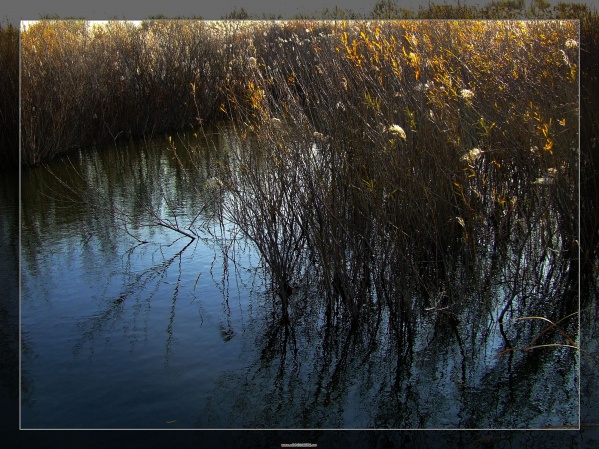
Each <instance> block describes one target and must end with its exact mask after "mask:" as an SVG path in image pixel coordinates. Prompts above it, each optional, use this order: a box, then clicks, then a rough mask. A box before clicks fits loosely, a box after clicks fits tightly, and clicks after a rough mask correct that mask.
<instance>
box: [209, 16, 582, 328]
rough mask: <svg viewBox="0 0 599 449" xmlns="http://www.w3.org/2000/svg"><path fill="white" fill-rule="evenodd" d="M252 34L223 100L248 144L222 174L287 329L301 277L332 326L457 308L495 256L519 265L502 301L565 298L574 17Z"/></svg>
mask: <svg viewBox="0 0 599 449" xmlns="http://www.w3.org/2000/svg"><path fill="white" fill-rule="evenodd" d="M246 26H247V27H248V28H247V29H248V30H251V33H249V34H246V35H245V36H244V37H243V41H244V43H245V45H244V46H242V47H240V48H238V53H237V54H236V58H235V61H236V62H237V64H238V65H239V66H240V67H242V68H243V70H244V75H245V76H244V78H243V80H244V83H243V84H241V85H236V86H235V89H229V90H227V92H226V104H225V105H224V106H225V110H226V111H227V113H228V114H229V116H230V122H232V123H234V124H235V126H236V127H237V128H238V133H239V135H240V136H241V137H240V139H241V141H240V144H239V149H238V151H236V152H235V153H233V154H232V155H231V159H232V160H231V161H229V163H223V164H222V168H221V173H220V175H219V176H220V179H221V180H222V182H223V186H224V187H225V189H226V190H227V191H228V194H229V200H228V201H226V202H225V203H224V205H223V207H224V208H225V215H226V218H227V219H228V220H229V221H232V222H233V223H235V224H237V225H238V226H239V227H240V228H241V229H242V231H243V232H244V233H245V234H246V235H247V237H248V238H250V239H251V240H253V241H254V243H255V244H256V247H257V248H258V250H259V251H260V253H261V255H262V257H263V261H264V262H265V264H266V266H267V267H268V270H269V273H270V275H271V280H272V282H273V288H274V290H275V291H276V292H278V294H279V296H280V297H281V298H282V301H281V306H282V308H281V313H282V319H283V320H287V319H288V316H287V313H288V307H287V305H288V301H289V296H290V294H291V293H292V291H293V290H292V288H291V286H292V285H294V283H296V282H297V281H298V279H301V278H302V277H303V276H304V275H305V273H306V272H307V271H312V272H313V273H314V272H316V274H317V276H316V277H317V278H318V279H320V282H322V286H321V287H322V289H323V290H324V291H325V292H326V298H327V307H326V314H327V317H328V318H329V319H333V315H334V311H335V310H343V311H344V312H346V313H348V314H349V315H350V316H352V317H354V318H356V317H358V316H362V315H363V309H364V307H365V306H366V305H367V304H369V302H370V301H369V300H368V298H371V301H374V303H375V304H378V305H379V306H381V305H383V304H385V305H386V307H388V308H389V309H390V310H392V311H394V314H396V315H397V316H398V317H399V316H402V317H405V315H406V314H407V313H409V311H408V309H410V310H411V309H413V308H420V309H423V308H425V307H431V306H435V305H436V304H437V302H438V300H439V298H445V299H446V301H449V302H450V303H453V304H455V303H458V302H460V301H461V300H462V299H463V294H462V292H463V291H464V289H465V288H470V287H472V286H469V285H468V283H469V282H471V280H472V279H478V282H486V281H488V279H486V280H485V277H488V276H489V275H490V274H489V270H484V269H482V268H481V267H485V266H488V264H489V261H492V260H494V258H495V256H496V255H498V256H499V257H501V260H502V261H503V264H504V265H503V266H506V265H505V264H507V265H508V266H510V267H511V266H514V267H517V268H514V269H513V270H512V269H511V268H510V270H511V271H510V274H509V275H506V279H510V282H513V285H512V288H511V292H512V293H510V294H509V295H508V297H510V298H511V299H508V302H509V303H511V300H513V299H514V297H515V296H517V295H522V291H521V286H520V283H521V282H525V281H526V283H528V285H529V287H527V288H529V289H532V290H534V289H542V290H543V292H544V293H547V292H548V288H549V287H548V286H549V285H553V283H554V282H555V278H563V277H565V276H571V278H570V279H567V278H566V279H565V280H564V282H563V283H562V285H567V286H569V287H566V288H570V287H573V283H574V282H575V281H576V276H575V275H574V274H570V273H574V272H575V265H576V262H575V261H576V255H577V253H576V251H575V250H576V242H575V241H574V238H575V237H574V236H575V235H576V230H577V226H578V223H577V219H576V217H577V214H576V198H577V192H576V189H575V186H576V179H577V173H578V152H577V142H578V119H577V117H578V110H577V106H578V103H577V99H578V73H577V70H578V59H577V57H578V50H577V46H578V35H577V27H576V23H575V22H481V21H470V22H442V23H439V22H435V23H431V22H426V21H422V22H402V21H393V22H389V21H387V22H368V21H365V22H345V21H339V22H326V21H325V22H320V21H293V22H282V23H275V24H265V23H248V24H247V25H246ZM531 54H534V55H535V57H534V58H531V57H530V55H531ZM552 251H557V254H559V257H557V256H555V255H554V253H553V252H552ZM558 259H559V260H558ZM524 260H527V262H526V263H525V262H523V261H524ZM533 260H534V262H533ZM308 261H309V262H308ZM306 264H308V265H306ZM546 266H555V267H557V269H558V271H559V273H555V277H554V275H553V274H552V275H551V276H548V277H546V278H544V277H543V276H542V274H541V273H542V272H543V267H546ZM512 275H513V276H512ZM533 279H534V280H535V282H532V280H533ZM506 282H507V281H506ZM531 282H532V284H531ZM516 284H518V287H517V286H516ZM532 290H530V291H529V292H528V294H530V295H531V296H532V295H533V291H532ZM408 291H416V292H417V295H416V298H420V301H418V300H415V299H414V297H413V296H411V299H410V300H409V301H406V302H404V301H402V300H401V298H403V297H406V296H407V295H408V294H407V293H406V292H408ZM510 295H512V296H510ZM534 295H535V296H541V295H542V292H541V290H539V291H536V292H534ZM572 306H573V303H572V302H569V303H568V305H567V306H566V309H568V310H569V309H570V308H571V307H572ZM400 321H401V320H400ZM398 322H399V321H398Z"/></svg>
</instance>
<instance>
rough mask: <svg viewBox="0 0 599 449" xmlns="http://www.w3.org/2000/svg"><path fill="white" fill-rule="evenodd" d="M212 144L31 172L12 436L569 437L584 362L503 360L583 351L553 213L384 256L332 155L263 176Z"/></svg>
mask: <svg viewBox="0 0 599 449" xmlns="http://www.w3.org/2000/svg"><path fill="white" fill-rule="evenodd" d="M204 138H205V140H204V141H202V143H201V144H200V143H198V140H201V139H198V138H196V137H194V136H185V137H184V138H181V139H175V140H173V141H169V140H168V139H156V140H155V141H152V142H150V141H148V142H146V143H141V144H135V143H133V142H131V143H130V144H129V146H128V147H127V148H115V149H106V150H105V151H102V152H98V153H93V152H90V153H84V152H81V153H79V154H78V155H75V156H70V160H63V161H57V162H54V163H52V164H51V165H50V166H49V167H48V169H47V170H35V171H29V172H25V173H24V177H23V189H22V192H23V197H22V204H23V215H22V226H23V247H22V256H23V286H22V287H23V294H22V299H23V322H22V325H23V329H24V344H25V345H26V346H28V347H30V348H31V350H32V353H30V354H27V353H26V354H24V369H25V371H26V372H27V373H30V375H31V378H32V379H33V381H32V382H33V384H34V386H35V388H34V389H33V390H32V392H30V393H29V395H28V396H29V397H31V400H30V401H29V402H27V403H25V404H24V408H23V424H24V426H25V427H93V428H98V427H140V428H152V427H161V428H162V427H168V426H171V427H198V428H323V427H324V428H395V429H396V428H491V427H492V428H494V427H503V428H538V427H546V426H561V425H572V424H573V425H575V424H577V422H578V413H577V410H578V385H577V382H578V379H577V367H578V353H577V351H576V350H573V349H572V348H568V347H563V346H560V347H545V348H539V349H535V350H529V351H516V350H514V351H508V352H505V353H504V354H503V355H501V356H498V354H499V353H500V352H501V351H505V350H506V349H511V348H525V347H527V346H533V345H542V344H554V343H560V344H567V343H568V342H569V341H570V339H571V340H572V341H573V342H575V343H577V341H578V340H577V338H576V332H577V324H578V318H577V316H576V315H571V314H572V313H574V312H575V311H576V306H577V303H576V290H577V288H576V284H575V281H576V276H574V274H573V271H572V270H573V268H572V265H571V264H569V263H567V260H566V258H565V257H564V256H563V251H561V252H560V249H563V248H564V242H562V241H561V239H562V237H561V235H559V234H558V233H556V232H554V228H553V227H552V226H553V225H552V223H553V222H554V221H555V220H557V218H556V217H552V216H551V214H548V213H546V212H544V213H541V212H539V213H538V214H537V216H535V213H537V212H535V211H536V210H537V209H535V208H532V206H531V211H530V216H527V215H526V214H524V213H522V214H521V215H517V214H516V213H515V212H514V218H513V220H514V221H513V223H512V225H513V227H512V228H510V229H511V230H513V229H518V228H520V229H521V230H522V232H521V233H520V234H518V233H516V232H514V233H513V234H510V236H511V237H510V239H508V240H507V242H506V239H504V240H501V239H499V238H497V235H498V233H500V232H503V231H501V226H500V225H497V228H494V227H493V226H491V227H489V228H485V229H486V230H485V231H484V232H483V231H482V230H481V232H480V234H478V235H479V236H480V239H481V240H480V241H479V244H478V245H477V247H476V250H477V251H479V252H478V253H477V252H476V251H474V252H472V251H470V250H468V251H464V252H461V248H463V246H464V245H463V244H462V240H461V238H456V237H455V236H453V235H450V234H451V233H449V232H448V233H447V235H446V236H444V239H446V241H445V243H446V245H445V243H444V245H445V246H443V245H441V246H439V245H434V246H430V247H426V246H425V248H424V249H422V248H421V247H420V246H419V244H420V243H422V242H425V243H426V241H427V237H426V236H424V237H422V238H420V237H418V234H417V233H416V230H414V233H413V234H411V236H410V237H411V238H409V239H408V238H406V239H403V238H402V239H400V243H401V245H398V244H397V234H392V233H390V231H389V229H393V228H390V227H384V226H377V223H376V222H372V220H368V219H367V220H365V219H364V218H363V217H362V218H361V216H360V215H359V214H358V212H359V213H365V211H367V210H371V209H372V210H376V207H378V206H379V205H374V206H376V207H371V205H369V204H368V203H367V202H363V203H361V204H360V205H359V208H357V209H355V210H352V209H351V207H350V206H347V205H345V202H343V201H340V198H347V199H350V198H352V197H351V193H350V191H351V190H349V189H348V190H342V189H341V187H340V186H341V185H342V182H341V176H342V175H341V174H340V173H339V172H340V171H343V170H346V169H343V167H342V166H338V165H336V164H337V163H338V161H337V159H335V158H333V156H331V154H332V153H330V152H327V150H326V148H328V147H324V146H323V147H318V146H314V144H313V143H312V142H305V143H306V144H307V145H308V146H307V147H306V146H305V145H304V143H302V142H301V141H299V142H298V143H297V149H296V150H297V153H294V155H292V157H295V156H297V157H298V158H302V159H298V161H299V162H298V164H296V165H292V166H291V165H290V166H289V167H283V168H281V167H280V165H278V166H277V167H276V170H275V169H273V166H272V165H270V164H271V162H269V159H268V158H267V157H264V156H268V154H263V155H262V156H261V159H260V158H256V159H251V158H248V157H249V156H248V155H249V154H250V153H249V152H247V151H245V150H244V148H246V149H247V147H244V145H246V146H247V145H251V142H249V143H248V142H244V141H243V139H241V138H240V135H239V134H238V133H236V132H235V131H234V130H233V129H223V130H220V132H219V133H217V134H216V133H215V134H209V133H207V134H205V135H204ZM306 148H308V149H310V148H311V149H312V151H306ZM263 151H264V152H266V151H267V149H263ZM251 154H256V153H251ZM306 155H308V156H306ZM175 156H176V157H175ZM252 157H253V156H252ZM306 157H307V159H306ZM291 160H293V159H291ZM248 167H249V168H252V167H254V168H256V170H254V171H252V170H249V169H248V170H246V169H247V168H248ZM257 167H259V168H260V170H262V171H260V170H257ZM268 170H272V171H271V172H269V171H268ZM281 170H282V171H281ZM315 170H316V172H315ZM255 173H267V174H268V173H270V175H272V176H270V175H268V176H267V175H264V176H265V177H264V178H258V179H255V180H254V181H259V182H263V181H265V180H266V181H267V182H268V184H267V185H268V187H269V188H268V189H263V190H256V185H257V184H256V183H255V182H254V183H252V179H250V178H248V177H244V175H245V174H247V176H250V175H252V174H255ZM314 173H316V174H317V176H318V177H315V176H314ZM308 175H310V176H308ZM214 178H216V179H218V180H220V184H219V183H216V184H215V183H214V182H209V180H211V179H214ZM316 179H317V180H318V181H319V182H321V183H322V185H321V186H317V185H316V181H315V180H316ZM335 189H340V190H335ZM534 195H537V194H536V193H535V194H534ZM355 199H356V200H360V198H359V197H356V198H355ZM262 200H266V204H267V206H268V207H267V208H264V209H263V208H261V204H260V203H259V201H262ZM381 201H382V199H381ZM543 201H545V199H544V197H543V196H542V195H540V194H539V200H538V202H537V203H535V204H536V205H538V206H539V207H540V208H541V209H545V210H547V207H541V206H543ZM247 204H250V205H252V206H253V207H254V209H253V215H252V216H251V217H250V220H251V221H248V222H243V221H240V219H239V217H240V216H241V215H235V214H236V213H237V212H240V210H241V208H242V207H246V206H247ZM531 204H532V202H531ZM323 205H326V207H322V206H323ZM333 205H335V207H339V209H333ZM385 207H391V206H385ZM321 212H322V214H321V215H318V214H319V213H321ZM392 212H393V213H395V211H393V210H392ZM331 213H332V214H331ZM352 214H355V215H352ZM236 217H237V219H236ZM347 217H353V220H354V221H353V224H354V225H355V227H353V228H347V227H346V228H344V227H343V226H339V223H340V220H342V219H346V218H347ZM394 220H395V218H394ZM397 220H399V218H397ZM518 220H521V221H518ZM539 223H540V224H539ZM314 224H316V226H315V227H310V226H312V225H314ZM395 225H396V226H400V225H401V223H400V222H399V221H397V222H395ZM502 226H506V225H505V223H504V224H503V225H502ZM314 229H316V231H314ZM404 229H405V228H404ZM458 229H459V228H458ZM178 230H179V231H181V230H182V231H185V232H186V233H188V235H185V234H182V233H181V232H178ZM248 230H250V231H252V232H248ZM420 235H422V234H420ZM340 236H343V238H340ZM366 242H368V244H366ZM267 243H271V245H270V246H268V245H267V246H264V244H267ZM261 244H262V246H261ZM402 245H405V246H402ZM333 247H335V248H336V249H337V251H336V252H335V253H334V254H330V256H331V257H327V252H326V251H325V250H326V249H328V248H333ZM439 248H445V249H444V251H446V252H445V253H440V252H439ZM455 248H460V250H455ZM532 260H535V261H537V260H541V261H542V263H531V261H532ZM273 268H277V269H278V270H279V271H277V270H273ZM568 315H571V316H570V317H568ZM524 316H539V317H544V318H547V319H549V320H551V322H553V323H558V325H557V326H552V325H551V324H550V323H548V322H546V321H543V320H540V319H529V320H522V321H518V322H516V321H514V320H515V319H517V318H521V317H524ZM566 317H568V318H566ZM560 320H561V321H560ZM90 404H94V405H95V406H94V407H93V410H91V411H90V408H89V406H90ZM481 404H487V405H488V406H485V407H481ZM167 423H168V424H167Z"/></svg>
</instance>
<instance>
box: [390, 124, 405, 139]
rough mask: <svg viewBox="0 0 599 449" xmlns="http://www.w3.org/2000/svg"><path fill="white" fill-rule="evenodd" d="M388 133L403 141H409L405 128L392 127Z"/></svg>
mask: <svg viewBox="0 0 599 449" xmlns="http://www.w3.org/2000/svg"><path fill="white" fill-rule="evenodd" d="M388 131H389V132H390V133H391V134H395V135H396V136H399V137H401V138H402V139H403V140H407V138H408V137H407V136H406V132H405V131H404V130H403V128H402V127H401V126H399V125H391V126H389V128H388Z"/></svg>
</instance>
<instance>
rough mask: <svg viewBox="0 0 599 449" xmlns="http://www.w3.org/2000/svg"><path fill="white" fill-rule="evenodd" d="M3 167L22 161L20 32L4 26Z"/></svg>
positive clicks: (0, 62)
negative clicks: (20, 135)
mask: <svg viewBox="0 0 599 449" xmlns="http://www.w3.org/2000/svg"><path fill="white" fill-rule="evenodd" d="M0 66H1V67H2V70H0V167H5V166H16V165H18V161H19V153H18V151H17V149H18V142H19V31H18V30H17V29H15V28H14V27H13V26H12V25H10V24H8V25H7V26H6V27H3V26H2V25H0Z"/></svg>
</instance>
